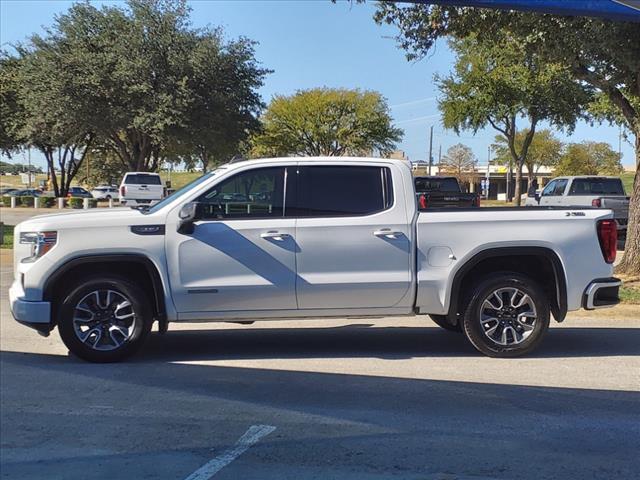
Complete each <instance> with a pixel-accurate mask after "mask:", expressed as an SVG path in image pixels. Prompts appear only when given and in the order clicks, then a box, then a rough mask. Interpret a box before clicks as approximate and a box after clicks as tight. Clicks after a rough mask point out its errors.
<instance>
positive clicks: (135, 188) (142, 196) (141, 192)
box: [125, 184, 162, 200]
mask: <svg viewBox="0 0 640 480" xmlns="http://www.w3.org/2000/svg"><path fill="white" fill-rule="evenodd" d="M126 187H127V192H126V195H125V198H130V199H134V200H159V199H161V198H162V185H144V184H143V185H127V186H126Z"/></svg>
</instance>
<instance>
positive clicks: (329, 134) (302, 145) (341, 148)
mask: <svg viewBox="0 0 640 480" xmlns="http://www.w3.org/2000/svg"><path fill="white" fill-rule="evenodd" d="M262 123H263V130H262V132H261V133H259V134H257V135H256V136H254V137H253V139H252V142H251V145H252V151H251V155H252V156H286V155H305V156H321V155H322V156H325V155H326V156H339V155H371V154H372V152H374V151H378V152H380V153H382V154H387V153H389V152H391V151H393V150H394V149H395V145H396V142H397V141H399V140H400V139H401V138H402V134H403V132H402V130H400V129H399V128H395V127H393V126H392V125H391V116H390V114H389V107H388V106H387V102H386V100H385V99H384V98H383V97H382V96H381V95H380V94H379V93H377V92H370V91H364V92H363V91H360V90H347V89H330V88H315V89H311V90H303V91H298V92H297V93H295V94H294V95H291V96H276V97H274V98H273V100H272V101H271V103H270V104H269V107H268V108H267V110H266V112H265V113H264V115H263V117H262Z"/></svg>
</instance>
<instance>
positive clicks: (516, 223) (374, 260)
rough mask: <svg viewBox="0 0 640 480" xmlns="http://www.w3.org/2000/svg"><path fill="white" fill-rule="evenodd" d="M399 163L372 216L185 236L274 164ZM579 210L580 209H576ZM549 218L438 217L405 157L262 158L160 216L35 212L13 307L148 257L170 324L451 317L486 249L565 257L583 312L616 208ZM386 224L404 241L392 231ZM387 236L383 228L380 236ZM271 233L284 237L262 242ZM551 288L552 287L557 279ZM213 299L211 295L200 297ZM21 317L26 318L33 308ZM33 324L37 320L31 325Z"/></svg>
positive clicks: (572, 301) (246, 223)
mask: <svg viewBox="0 0 640 480" xmlns="http://www.w3.org/2000/svg"><path fill="white" fill-rule="evenodd" d="M308 165H314V166H337V167H340V166H353V165H360V166H377V167H384V168H388V169H389V171H390V172H391V180H392V185H393V203H392V205H391V206H390V207H389V208H387V209H386V210H384V211H381V212H378V213H375V214H373V215H362V216H349V217H346V216H343V217H336V218H327V217H323V218H312V217H311V218H310V217H305V218H296V217H287V216H284V217H282V218H260V219H251V218H249V219H236V220H228V219H214V220H199V221H196V222H195V230H194V233H193V234H182V233H179V232H178V231H177V228H178V226H179V223H180V219H179V217H178V213H179V211H180V209H181V208H182V207H183V206H184V205H185V204H186V203H187V202H190V201H193V200H195V199H196V198H198V197H199V196H200V195H202V194H203V193H205V192H208V191H210V189H211V188H212V187H214V186H216V185H217V184H219V183H220V182H223V181H224V180H226V179H229V178H232V177H233V176H234V175H237V174H239V173H241V172H243V171H247V170H252V169H256V168H263V167H286V168H291V169H294V170H292V171H295V169H299V168H302V167H304V166H308ZM573 213H575V212H573ZM573 213H572V212H571V211H569V210H559V209H558V210H548V209H530V208H527V209H511V208H505V209H498V210H496V209H491V208H488V209H484V208H480V209H473V210H433V211H428V212H422V213H418V211H417V208H416V202H415V192H414V185H413V177H412V174H411V170H410V167H409V166H408V164H406V163H405V162H402V161H398V160H384V159H375V158H371V159H366V158H365V159H359V158H341V159H338V160H336V159H335V158H315V159H307V158H304V159H296V158H286V159H264V160H253V161H247V162H239V163H233V164H230V165H226V166H224V167H221V168H220V169H218V170H216V171H215V172H214V173H213V174H211V175H209V176H208V177H206V178H204V179H202V180H201V181H200V183H197V184H195V185H194V186H192V187H190V188H187V189H186V190H183V191H178V192H176V193H175V194H174V195H173V196H172V197H170V198H168V199H165V200H164V201H163V202H161V203H160V204H159V205H157V206H156V207H154V208H152V209H151V210H150V211H149V212H147V213H143V212H141V211H137V210H133V209H130V208H114V209H109V210H101V209H100V210H89V211H82V212H74V213H71V214H58V215H55V214H54V215H45V216H39V217H34V218H32V219H30V220H28V221H25V222H23V223H21V224H19V225H18V226H17V227H16V229H15V238H16V240H15V241H16V243H15V250H14V252H15V253H14V255H15V282H14V285H13V286H12V295H11V298H12V303H16V302H22V303H24V302H27V304H26V307H25V308H28V306H29V305H28V302H34V305H35V304H36V303H38V302H40V307H38V308H39V309H38V312H40V313H39V314H38V315H39V317H42V315H41V313H42V311H43V307H42V305H41V303H42V302H46V301H50V299H47V298H45V295H44V288H45V284H46V282H47V280H48V279H49V278H50V276H51V275H52V274H53V273H54V272H56V271H57V270H58V269H60V268H61V267H62V266H63V265H64V264H65V263H67V262H68V261H70V260H72V259H76V258H80V257H84V256H90V255H105V254H139V255H141V256H144V257H145V258H147V259H149V260H150V261H151V262H152V264H153V265H154V266H155V268H156V269H157V271H158V274H159V277H160V279H161V282H162V286H163V290H164V297H163V299H164V306H165V308H166V316H167V319H168V320H169V321H209V320H213V321H224V320H230V319H249V318H250V319H267V318H271V319H278V318H295V317H298V318H304V317H323V316H324V317H336V316H384V315H402V314H406V315H409V314H413V313H414V312H415V311H416V310H419V312H420V313H430V314H440V315H442V314H446V313H447V312H448V310H449V306H450V301H451V298H452V289H453V281H454V276H455V274H456V273H457V272H458V271H459V270H460V269H461V268H463V266H464V265H465V264H466V262H468V261H469V260H470V259H471V258H472V257H473V256H474V255H476V254H478V253H479V252H482V251H485V250H487V249H496V248H497V249H499V248H505V247H523V248H525V249H526V248H531V247H544V248H547V249H549V250H550V251H552V252H554V254H555V255H557V257H558V258H559V260H560V262H561V265H562V269H563V272H562V275H563V276H564V277H565V282H566V290H567V291H566V299H565V300H566V304H567V307H568V309H569V310H575V309H579V308H580V307H581V306H582V304H583V294H584V292H585V289H586V288H587V287H588V286H589V284H590V283H591V282H593V281H594V280H596V279H602V278H609V277H611V276H612V274H613V266H612V265H611V264H607V263H605V261H604V259H603V255H602V252H601V249H600V245H599V241H598V238H597V234H596V222H597V221H598V220H602V219H608V218H612V213H611V211H608V210H602V209H592V210H591V209H587V210H580V212H579V215H574V214H573ZM134 225H135V226H151V225H161V226H163V227H164V228H165V230H164V231H165V234H164V235H137V234H135V233H133V232H132V231H131V226H134ZM385 229H388V231H389V232H392V233H393V235H390V236H389V235H385V234H384V230H385ZM51 230H55V231H57V232H58V241H57V244H56V245H55V247H53V249H52V250H51V251H49V252H48V253H47V254H46V255H44V256H43V257H42V258H40V259H38V260H37V261H35V262H31V263H23V262H21V260H23V259H24V258H25V257H27V256H28V255H29V247H28V246H27V245H21V244H19V243H18V239H19V237H20V233H21V232H41V231H51ZM381 231H383V232H382V233H381ZM270 232H278V233H279V234H282V235H283V237H282V238H281V239H277V238H275V239H274V238H264V235H266V234H269V233H270ZM550 280H551V279H550ZM198 290H201V291H202V292H198ZM21 311H23V308H22V305H21ZM22 321H24V322H26V323H28V318H27V319H24V318H23V319H22Z"/></svg>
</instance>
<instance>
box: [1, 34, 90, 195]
mask: <svg viewBox="0 0 640 480" xmlns="http://www.w3.org/2000/svg"><path fill="white" fill-rule="evenodd" d="M39 40H40V39H38V38H35V39H34V41H35V43H34V44H32V45H29V46H26V47H25V46H18V48H17V55H14V56H10V55H8V54H7V53H6V52H4V53H3V60H4V61H3V62H2V64H1V65H0V70H2V72H3V73H2V78H3V92H4V93H3V96H4V97H5V98H7V97H8V98H10V99H12V103H10V104H9V106H8V107H7V105H5V108H8V109H9V110H10V112H9V113H8V115H9V118H5V119H3V120H2V123H3V130H4V132H8V137H11V138H12V140H11V141H13V142H14V147H13V148H14V149H16V148H18V147H17V146H19V148H31V147H35V148H36V149H38V150H40V151H41V152H42V154H43V155H44V157H45V159H46V162H47V165H48V170H49V174H50V179H51V183H52V185H53V189H54V193H55V195H56V196H65V195H66V193H67V191H68V189H69V186H70V184H71V181H72V180H73V178H74V176H75V175H76V173H77V172H78V169H79V168H80V165H81V164H82V161H83V159H84V156H85V154H86V152H87V148H88V147H89V146H90V145H91V143H92V141H93V139H94V134H93V132H92V131H91V129H90V127H89V126H88V125H87V124H86V123H85V122H83V121H82V118H81V117H80V116H77V115H74V114H73V113H72V112H74V110H75V108H76V107H77V106H78V102H77V101H76V100H77V96H75V95H74V94H73V92H72V90H71V89H70V88H69V82H68V79H69V75H68V74H67V73H65V72H63V71H61V70H60V69H59V65H58V63H57V60H58V59H59V58H60V57H61V56H64V55H66V52H65V51H64V46H63V45H61V44H58V43H50V44H47V45H46V48H42V45H40V46H36V44H37V43H38V42H39ZM3 117H4V115H3Z"/></svg>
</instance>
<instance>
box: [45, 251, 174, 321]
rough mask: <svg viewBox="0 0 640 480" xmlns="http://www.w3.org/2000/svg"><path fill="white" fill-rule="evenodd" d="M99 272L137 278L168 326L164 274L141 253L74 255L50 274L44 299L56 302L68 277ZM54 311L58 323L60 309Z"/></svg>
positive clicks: (157, 316) (156, 311) (157, 315)
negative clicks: (57, 316)
mask: <svg viewBox="0 0 640 480" xmlns="http://www.w3.org/2000/svg"><path fill="white" fill-rule="evenodd" d="M132 265H136V266H142V267H143V269H131V266H132ZM96 272H105V273H113V274H120V275H123V276H125V277H127V278H133V279H135V280H136V281H137V282H138V283H139V285H140V286H141V287H142V288H143V290H144V291H145V292H146V293H147V295H149V298H150V299H151V303H152V309H153V315H154V318H156V319H157V320H158V322H160V325H161V326H163V327H166V323H167V309H166V304H165V289H164V285H163V283H162V277H161V276H160V271H159V270H158V267H157V266H156V265H155V264H154V263H153V261H151V259H150V258H149V257H147V256H145V255H142V254H102V255H100V254H99V255H83V256H79V257H75V258H72V259H71V260H68V261H67V262H65V263H64V264H62V265H61V266H60V267H59V268H58V269H57V270H56V271H55V272H54V273H53V274H51V275H50V276H49V278H48V279H47V281H46V282H45V285H44V299H45V300H49V301H50V302H51V303H52V304H53V305H55V304H56V303H57V302H58V301H59V296H60V293H61V292H62V291H63V289H64V288H65V284H66V283H67V282H66V280H67V279H71V278H78V277H77V275H78V276H79V275H83V274H91V273H96ZM51 310H52V311H51V313H52V324H56V323H57V318H56V315H57V309H56V308H52V309H51Z"/></svg>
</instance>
